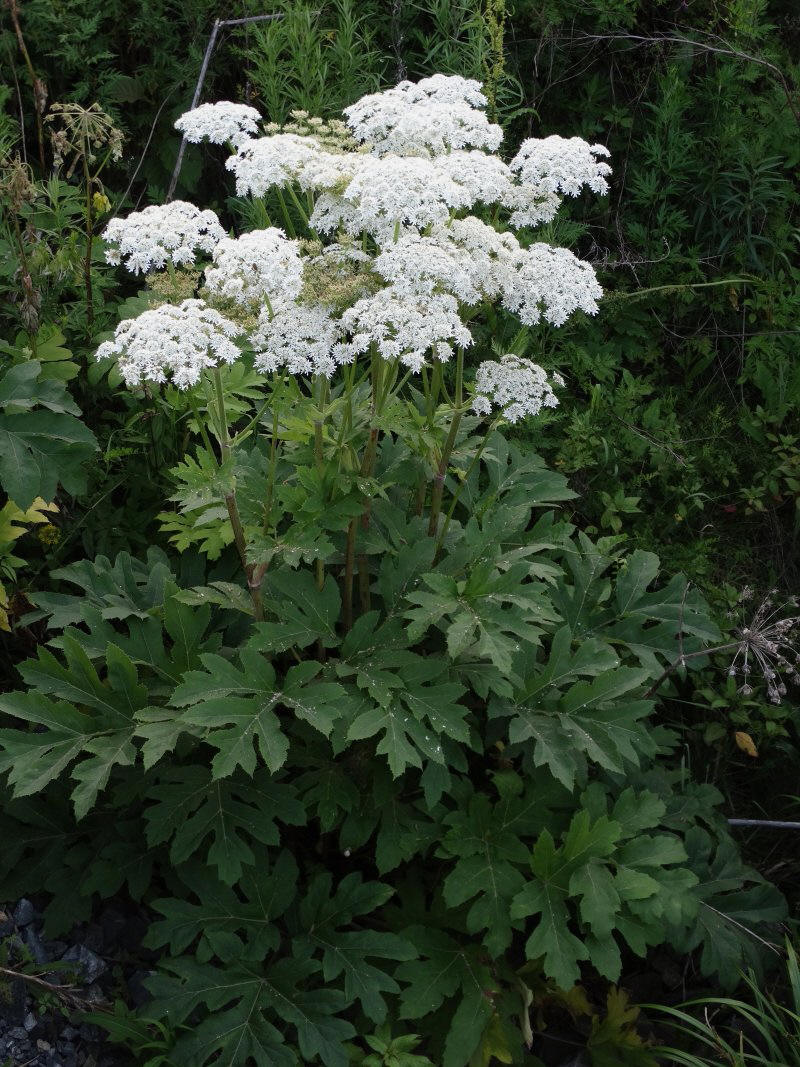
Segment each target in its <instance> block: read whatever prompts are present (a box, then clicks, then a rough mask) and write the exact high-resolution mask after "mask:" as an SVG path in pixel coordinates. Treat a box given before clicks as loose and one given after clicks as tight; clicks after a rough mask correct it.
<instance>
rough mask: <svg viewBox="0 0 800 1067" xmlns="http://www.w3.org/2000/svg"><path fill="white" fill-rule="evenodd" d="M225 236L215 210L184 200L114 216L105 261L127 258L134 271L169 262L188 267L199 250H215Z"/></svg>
mask: <svg viewBox="0 0 800 1067" xmlns="http://www.w3.org/2000/svg"><path fill="white" fill-rule="evenodd" d="M224 236H225V231H224V230H223V228H222V226H220V223H219V219H218V218H217V216H216V215H215V214H214V212H213V211H201V210H200V208H198V207H195V205H194V204H189V203H186V201H184V200H173V201H172V202H171V203H169V204H158V205H153V206H152V207H146V208H145V209H144V210H143V211H134V212H133V214H131V215H128V217H127V218H125V219H112V220H111V222H109V224H108V226H106V228H105V231H104V233H103V238H104V240H105V241H106V244H108V245H111V246H112V247H111V248H108V249H106V260H107V261H108V262H109V263H112V264H118V263H120V262H122V260H125V266H126V267H127V269H128V270H129V271H132V272H133V273H134V274H138V273H139V272H140V271H141V272H142V273H145V274H146V273H147V271H149V270H161V269H162V268H163V267H164V266H165V265H166V264H167V262H172V263H174V264H176V265H179V266H188V265H189V264H191V263H194V259H195V255H196V254H197V252H212V251H213V250H214V248H215V247H216V245H217V243H218V242H219V241H221V240H222V238H223V237H224ZM114 245H116V246H117V247H116V248H114V247H113V246H114Z"/></svg>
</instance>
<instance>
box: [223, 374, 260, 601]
mask: <svg viewBox="0 0 800 1067" xmlns="http://www.w3.org/2000/svg"><path fill="white" fill-rule="evenodd" d="M214 389H215V391H216V397H217V418H218V420H219V421H218V425H217V436H218V438H219V449H220V455H221V458H222V462H223V463H225V461H226V460H227V459H229V458H230V455H231V442H230V437H229V436H228V420H227V417H226V415H225V393H224V391H223V388H222V375H221V374H220V372H219V368H218V367H215V368H214ZM225 507H226V508H227V509H228V517H229V518H230V520H231V528H232V529H233V541H234V544H235V545H236V551H237V552H238V553H239V559H240V560H241V564H242V569H243V570H244V573H245V577H246V579H247V588H248V590H249V592H250V597H251V599H252V601H253V612H254V614H255V617H256V619H257V620H258V621H261V619H263V618H264V605H263V602H262V600H261V582H262V581H263V578H264V573H265V571H266V566H264V565H263V564H259V565H258V566H256V565H255V564H253V563H248V561H247V539H246V538H245V535H244V528H243V526H242V519H241V516H240V515H239V505H238V504H237V502H236V491H235V490H234V489H231V490H229V491H228V492H227V493H225Z"/></svg>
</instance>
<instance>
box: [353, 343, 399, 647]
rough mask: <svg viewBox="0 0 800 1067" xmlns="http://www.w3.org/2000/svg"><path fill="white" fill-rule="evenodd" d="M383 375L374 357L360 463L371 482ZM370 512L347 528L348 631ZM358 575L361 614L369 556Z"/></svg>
mask: <svg viewBox="0 0 800 1067" xmlns="http://www.w3.org/2000/svg"><path fill="white" fill-rule="evenodd" d="M386 373H387V374H388V375H391V370H390V369H387V370H386ZM383 375H384V362H383V360H382V359H381V357H380V356H379V355H377V353H375V352H373V354H372V419H371V422H372V425H371V426H370V431H369V438H368V439H367V444H366V446H365V448H364V455H363V457H362V460H361V476H362V478H369V477H370V476H371V474H372V471H373V468H374V466H375V457H376V456H377V453H378V435H379V429H378V427H377V426H376V425H375V423H376V421H377V418H378V416H379V415H380V413H381V411H382V409H383V404H384V403H385V402H386V398H387V396H388V390H384V388H383V381H384V378H383ZM370 510H371V501H370V499H369V497H366V498H365V500H364V510H363V512H362V514H361V519H360V520H356V519H353V520H352V521H351V523H350V525H349V527H348V528H347V542H346V545H345V563H344V597H343V600H344V625H345V628H346V629H347V630H349V629H350V627H351V626H352V625H353V577H354V573H355V549H356V534H357V531H358V525H359V521H360V525H361V529H362V530H368V529H369V522H370ZM358 571H359V594H360V601H361V610H362V611H368V610H369V600H370V591H369V565H368V561H367V556H366V553H361V555H360V556H359V558H358Z"/></svg>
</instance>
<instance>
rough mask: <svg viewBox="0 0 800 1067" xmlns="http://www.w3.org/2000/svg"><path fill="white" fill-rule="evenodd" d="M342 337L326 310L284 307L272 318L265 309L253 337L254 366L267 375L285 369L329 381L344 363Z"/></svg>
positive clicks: (307, 307)
mask: <svg viewBox="0 0 800 1067" xmlns="http://www.w3.org/2000/svg"><path fill="white" fill-rule="evenodd" d="M339 336H340V327H339V323H338V322H337V321H336V320H335V319H334V318H332V317H331V315H330V313H329V312H328V311H327V309H326V308H323V307H319V306H316V305H315V306H309V305H306V304H288V305H281V306H279V307H278V308H277V309H276V310H275V313H274V315H272V316H270V314H269V312H268V311H267V310H266V309H265V310H264V311H262V313H261V316H260V318H259V322H258V327H257V328H256V330H255V331H254V333H253V334H252V335H251V337H250V343H251V344H252V346H253V350H254V351H255V360H254V361H253V365H254V366H255V368H256V370H258V371H261V372H263V373H265V374H266V373H272V372H273V371H276V370H280V369H281V368H282V367H285V368H286V370H288V371H289V373H290V374H305V375H315V374H324V375H325V377H326V378H330V377H331V376H332V374H333V372H334V371H335V370H336V367H337V366H338V365H339V363H340V362H341V359H340V358H339V350H338V347H337V342H338V340H339Z"/></svg>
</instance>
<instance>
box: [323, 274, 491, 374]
mask: <svg viewBox="0 0 800 1067" xmlns="http://www.w3.org/2000/svg"><path fill="white" fill-rule="evenodd" d="M341 322H342V328H343V330H344V332H345V333H348V334H349V335H350V341H349V342H346V343H344V344H342V346H341V352H342V356H343V359H346V360H351V359H353V358H355V357H356V356H358V355H360V354H361V353H362V352H366V351H368V350H369V348H370V347H371V346H372V345H374V346H375V350H376V351H377V352H378V354H379V355H380V356H381V357H382V358H383V359H386V360H396V359H398V360H400V362H401V363H403V364H404V365H405V366H407V367H409V368H410V369H411V370H412V371H420V370H421V369H422V367H423V366H424V365H425V357H426V355H427V353H428V352H432V353H433V356H434V358H435V359H438V360H440V361H441V362H445V361H446V360H448V359H450V358H451V357H452V355H453V345H454V344H456V345H461V347H462V348H466V347H467V346H468V345H470V344H472V335H471V334H470V332H469V330H468V329H467V327H466V326H465V325H464V323H463V322H462V321H461V319H460V318H459V315H458V302H457V301H456V299H455V297H452V296H449V295H446V294H440V295H436V296H432V297H429V298H428V299H426V300H421V299H417V300H414V299H411V298H410V297H409V296H408V295H407V294H404V293H402V292H399V291H398V290H396V289H394V288H393V287H392V286H389V287H388V288H386V289H380V290H379V291H378V292H377V293H375V294H374V295H373V296H368V297H364V298H363V299H362V300H359V301H358V302H357V303H355V304H354V305H353V306H352V307H351V308H348V309H347V311H345V313H344V314H343V315H342V319H341Z"/></svg>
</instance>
